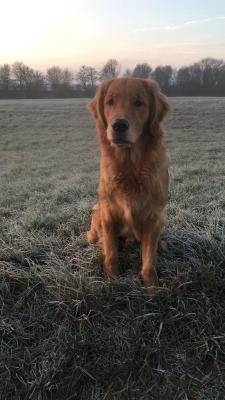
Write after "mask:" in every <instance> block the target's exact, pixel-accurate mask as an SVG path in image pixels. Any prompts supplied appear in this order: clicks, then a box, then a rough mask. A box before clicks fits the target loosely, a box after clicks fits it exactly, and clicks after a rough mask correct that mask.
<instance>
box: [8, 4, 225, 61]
mask: <svg viewBox="0 0 225 400" xmlns="http://www.w3.org/2000/svg"><path fill="white" fill-rule="evenodd" d="M1 16H3V19H2V21H1V25H0V34H1V37H6V38H7V39H6V40H5V41H1V44H0V65H1V64H3V63H5V62H9V63H11V62H13V61H15V60H23V61H24V62H25V63H27V64H29V65H31V66H33V67H37V68H41V69H45V68H46V67H47V66H49V65H53V64H57V65H61V66H69V67H72V68H75V69H78V68H79V66H80V65H82V64H89V65H94V66H96V67H101V66H102V65H103V63H104V62H105V61H107V59H108V58H117V59H118V60H119V61H120V63H121V64H122V66H123V68H126V67H133V66H134V65H135V64H136V63H137V62H148V63H149V64H151V65H152V66H153V67H155V66H156V65H158V64H171V65H173V66H181V65H184V64H189V63H191V62H193V61H197V60H199V59H201V58H203V57H207V56H211V57H217V58H224V59H225V1H224V0H223V1H222V0H214V1H212V0H205V1H203V0H195V1H193V0H188V1H183V0H180V1H178V0H170V1H166V0H164V1H163V0H129V1H128V0H64V1H62V0H39V1H37V0H20V1H18V0H11V1H10V2H4V3H3V4H2V5H1ZM4 16H6V17H5V18H4ZM9 16H10V23H9V19H8V18H9Z"/></svg>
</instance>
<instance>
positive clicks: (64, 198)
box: [0, 98, 225, 400]
mask: <svg viewBox="0 0 225 400" xmlns="http://www.w3.org/2000/svg"><path fill="white" fill-rule="evenodd" d="M170 102H171V104H172V107H173V113H172V114H171V116H170V117H169V118H168V120H167V122H166V131H167V134H166V141H167V143H168V147H169V151H170V155H171V170H170V200H169V204H168V209H167V214H168V218H167V223H166V226H165V231H164V233H163V235H164V236H165V237H166V238H167V240H168V251H167V252H163V253H162V254H160V255H159V259H158V271H159V278H160V284H161V286H162V290H161V291H160V293H159V294H158V295H157V296H156V297H155V298H153V299H150V298H148V297H147V296H146V294H145V292H144V289H143V288H142V286H141V283H140V281H139V279H138V271H139V266H140V250H139V247H138V246H136V247H135V248H134V247H132V248H130V249H128V250H127V249H123V248H121V258H120V267H121V277H120V278H118V279H117V280H114V281H109V280H108V279H107V278H106V277H105V276H104V275H103V272H102V264H101V257H100V253H99V250H98V249H97V248H96V247H95V246H91V245H89V244H88V243H87V241H86V236H85V233H86V231H87V228H88V225H89V222H90V213H91V207H92V205H93V204H94V202H95V201H96V191H97V182H98V146H97V137H96V134H95V127H94V122H93V121H92V119H91V117H90V116H89V114H88V112H87V111H86V108H85V107H86V103H87V100H84V99H83V100H80V99H79V100H77V99H73V100H27V101H23V100H21V101H20V100H18V101H1V102H0V221H1V225H0V352H1V354H0V399H2V400H12V399H13V400H14V399H15V400H28V399H29V400H30V399H31V400H36V399H37V400H47V399H52V400H53V399H54V400H61V399H62V400H73V399H74V400H76V399H77V400H134V399H137V400H148V399H150V400H151V399H152V400H178V399H179V400H224V399H225V161H224V159H225V157H224V154H225V116H224V110H225V98H221V99H218V98H189V99H187V98H176V99H170Z"/></svg>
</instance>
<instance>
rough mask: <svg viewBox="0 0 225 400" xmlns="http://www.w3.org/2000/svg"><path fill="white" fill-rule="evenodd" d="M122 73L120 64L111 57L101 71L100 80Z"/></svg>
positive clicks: (115, 76)
mask: <svg viewBox="0 0 225 400" xmlns="http://www.w3.org/2000/svg"><path fill="white" fill-rule="evenodd" d="M119 73H120V64H119V62H118V61H117V60H115V59H110V60H109V61H107V63H106V64H105V65H104V67H103V68H102V70H101V73H100V80H101V81H104V80H105V79H113V78H117V76H118V75H119Z"/></svg>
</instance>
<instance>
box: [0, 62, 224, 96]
mask: <svg viewBox="0 0 225 400" xmlns="http://www.w3.org/2000/svg"><path fill="white" fill-rule="evenodd" d="M118 76H125V77H131V76H133V77H139V78H144V79H148V78H152V79H155V80H156V81H157V82H158V83H159V85H160V87H161V89H162V91H163V92H164V93H166V94H167V95H169V96H225V61H224V60H222V59H215V58H204V59H202V60H201V61H199V62H196V63H193V64H191V65H188V66H183V67H181V68H179V69H175V68H173V67H172V66H170V65H159V66H157V67H156V68H155V69H153V68H151V66H150V65H149V64H148V63H143V64H137V65H136V66H135V68H134V69H129V68H128V69H126V70H125V71H124V72H122V71H121V66H120V64H119V62H118V61H117V60H115V59H111V60H108V61H107V63H106V64H105V65H104V66H103V68H102V69H101V70H100V71H99V70H97V69H96V68H94V67H93V66H87V65H82V66H81V67H80V69H79V71H78V72H76V73H73V72H72V71H71V70H69V69H68V68H65V69H63V68H60V67H59V66H53V67H51V68H49V69H48V70H47V72H46V74H44V73H42V72H40V71H38V70H34V69H33V68H30V67H29V66H27V65H25V64H24V63H23V62H15V63H14V64H12V65H9V64H4V65H2V66H0V98H42V97H89V96H92V95H93V94H94V93H95V91H96V87H97V86H98V85H99V83H100V82H101V81H103V80H105V79H111V78H115V77H118Z"/></svg>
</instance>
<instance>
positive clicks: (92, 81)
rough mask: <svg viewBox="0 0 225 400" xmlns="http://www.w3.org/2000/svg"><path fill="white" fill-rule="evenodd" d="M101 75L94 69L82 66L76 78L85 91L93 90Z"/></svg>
mask: <svg viewBox="0 0 225 400" xmlns="http://www.w3.org/2000/svg"><path fill="white" fill-rule="evenodd" d="M98 77H99V74H98V72H97V70H96V69H95V68H93V67H89V66H87V65H82V67H81V68H80V69H79V71H78V73H77V75H76V78H77V81H78V82H79V84H80V86H81V88H82V90H83V91H85V90H88V89H93V88H94V87H95V85H96V83H97V80H98Z"/></svg>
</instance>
